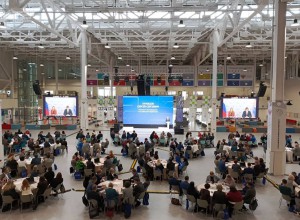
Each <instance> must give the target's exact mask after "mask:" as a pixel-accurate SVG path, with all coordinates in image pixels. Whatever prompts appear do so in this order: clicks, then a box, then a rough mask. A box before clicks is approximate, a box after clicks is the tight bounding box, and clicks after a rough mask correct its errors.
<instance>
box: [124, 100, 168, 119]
mask: <svg viewBox="0 0 300 220" xmlns="http://www.w3.org/2000/svg"><path fill="white" fill-rule="evenodd" d="M167 121H169V122H170V124H172V123H173V96H123V124H125V125H166V122H167Z"/></svg>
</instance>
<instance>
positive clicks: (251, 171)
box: [243, 163, 254, 175]
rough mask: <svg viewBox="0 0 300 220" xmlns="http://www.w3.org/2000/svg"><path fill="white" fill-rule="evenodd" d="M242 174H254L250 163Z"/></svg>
mask: <svg viewBox="0 0 300 220" xmlns="http://www.w3.org/2000/svg"><path fill="white" fill-rule="evenodd" d="M244 174H254V170H253V169H252V167H251V163H247V167H246V168H245V169H244V170H243V175H244Z"/></svg>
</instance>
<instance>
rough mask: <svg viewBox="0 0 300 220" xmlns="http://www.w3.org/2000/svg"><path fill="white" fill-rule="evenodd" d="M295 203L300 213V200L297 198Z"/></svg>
mask: <svg viewBox="0 0 300 220" xmlns="http://www.w3.org/2000/svg"><path fill="white" fill-rule="evenodd" d="M295 203H296V211H300V199H299V198H297V197H296V198H295Z"/></svg>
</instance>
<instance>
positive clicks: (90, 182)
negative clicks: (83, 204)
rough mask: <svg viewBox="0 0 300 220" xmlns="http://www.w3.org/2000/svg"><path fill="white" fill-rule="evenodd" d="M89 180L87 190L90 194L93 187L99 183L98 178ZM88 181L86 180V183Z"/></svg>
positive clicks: (89, 178) (91, 177)
mask: <svg viewBox="0 0 300 220" xmlns="http://www.w3.org/2000/svg"><path fill="white" fill-rule="evenodd" d="M87 179H88V183H87V186H86V187H85V190H86V192H89V191H92V186H93V185H94V184H96V183H97V177H96V176H95V175H94V176H90V177H88V178H87ZM87 179H85V181H86V180H87ZM85 185H86V183H85Z"/></svg>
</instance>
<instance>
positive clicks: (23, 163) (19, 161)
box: [18, 156, 26, 167]
mask: <svg viewBox="0 0 300 220" xmlns="http://www.w3.org/2000/svg"><path fill="white" fill-rule="evenodd" d="M18 166H19V167H26V162H25V157H24V156H20V160H18Z"/></svg>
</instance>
